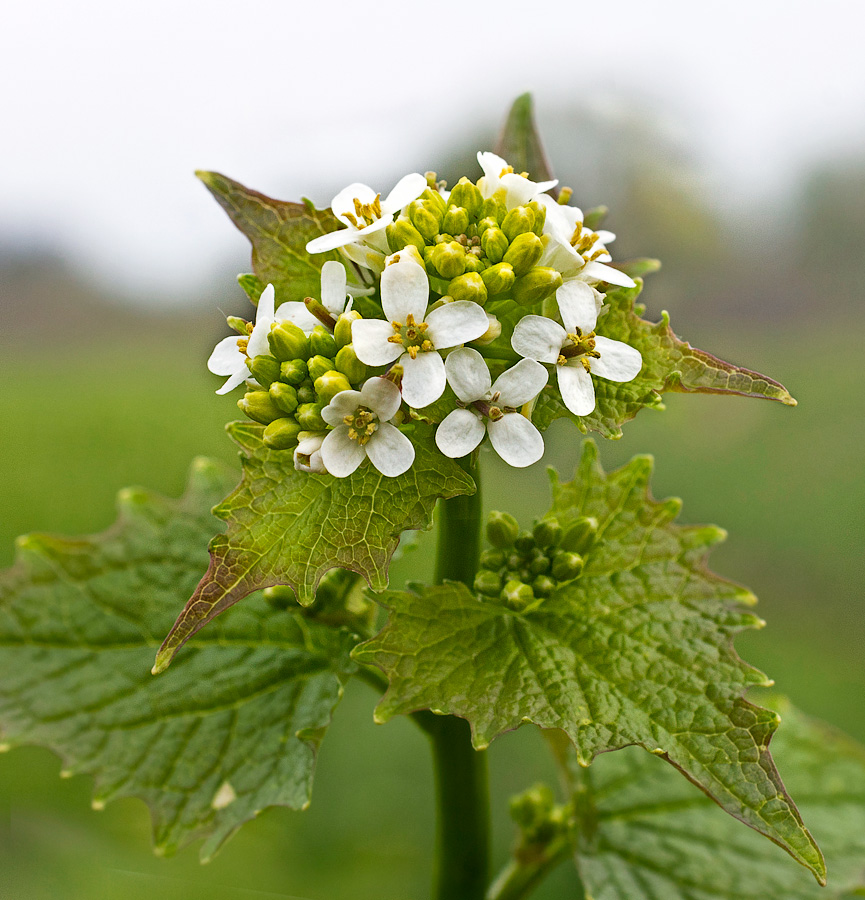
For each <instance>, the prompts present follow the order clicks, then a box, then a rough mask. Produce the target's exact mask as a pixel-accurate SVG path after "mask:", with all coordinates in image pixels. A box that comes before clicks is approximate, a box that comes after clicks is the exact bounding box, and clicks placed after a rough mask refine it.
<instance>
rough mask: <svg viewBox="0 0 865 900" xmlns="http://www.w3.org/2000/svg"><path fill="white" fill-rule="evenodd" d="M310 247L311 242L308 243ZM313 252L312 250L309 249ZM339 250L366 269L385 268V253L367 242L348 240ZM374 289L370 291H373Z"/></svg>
mask: <svg viewBox="0 0 865 900" xmlns="http://www.w3.org/2000/svg"><path fill="white" fill-rule="evenodd" d="M306 246H307V249H309V244H307V245H306ZM309 252H312V251H309ZM339 252H340V253H341V254H342V255H343V256H344V257H345V258H346V259H347V260H348V261H349V262H353V263H357V264H358V265H359V266H363V267H364V268H365V269H371V270H372V271H373V272H375V273H376V274H378V273H379V272H381V270H382V269H383V268H384V253H381V252H380V251H378V250H376V249H374V248H373V247H367V246H366V245H365V244H355V243H352V242H350V241H349V242H346V243H345V244H343V245H342V246H341V247H340V248H339ZM373 292H374V289H372V290H371V291H370V293H373Z"/></svg>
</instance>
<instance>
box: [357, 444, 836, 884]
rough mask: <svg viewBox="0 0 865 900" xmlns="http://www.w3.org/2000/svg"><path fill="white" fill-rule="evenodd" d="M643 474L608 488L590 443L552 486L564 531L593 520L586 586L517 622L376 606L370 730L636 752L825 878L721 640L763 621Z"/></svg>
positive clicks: (708, 537) (461, 597)
mask: <svg viewBox="0 0 865 900" xmlns="http://www.w3.org/2000/svg"><path fill="white" fill-rule="evenodd" d="M651 469H652V463H651V459H649V458H647V457H637V458H636V459H634V460H633V461H632V462H631V463H629V464H628V465H627V466H625V467H623V468H622V469H620V470H618V471H616V472H613V473H612V474H610V475H609V476H608V475H605V474H604V472H603V470H602V469H601V467H600V465H599V464H598V461H597V448H596V447H595V445H594V444H593V443H591V442H587V444H586V447H585V451H584V454H583V459H582V462H581V464H580V467H579V469H578V472H577V478H576V480H575V481H573V482H571V483H568V484H560V483H559V482H558V479H556V478H555V476H553V506H552V510H551V513H550V514H551V515H552V516H555V517H556V518H557V519H558V520H559V522H560V523H561V525H562V527H563V528H564V529H565V530H567V527H568V526H569V525H570V524H572V523H573V522H574V520H576V519H577V518H578V517H580V516H591V517H594V518H595V519H597V521H598V523H599V527H598V539H597V542H596V543H595V544H594V545H593V546H592V548H591V549H590V550H589V551H588V553H587V555H586V557H585V568H584V569H583V574H582V576H581V577H580V578H579V579H577V580H576V581H574V582H570V583H568V584H565V585H563V586H561V587H560V588H559V589H558V590H556V591H555V592H554V593H553V594H552V595H551V596H550V597H549V598H548V599H546V600H545V601H544V602H543V603H542V604H541V605H540V606H539V607H538V608H537V609H535V610H534V611H531V612H528V613H516V612H513V611H511V610H509V609H507V608H506V607H504V606H500V605H499V604H497V603H493V602H481V601H480V600H479V599H478V598H477V597H475V596H474V595H473V594H471V593H470V592H469V591H468V589H467V588H465V587H464V586H462V585H459V584H447V585H445V586H441V587H434V588H428V589H425V590H422V591H421V592H420V593H388V594H386V595H384V597H383V598H382V601H381V602H382V603H383V604H384V605H385V606H387V607H388V608H389V609H390V617H389V622H388V625H387V627H386V628H385V629H384V630H383V631H382V632H381V633H380V634H379V635H377V636H376V637H374V638H373V639H372V640H370V641H368V642H366V643H364V644H361V645H360V646H359V647H358V648H356V650H355V652H354V658H355V659H356V660H357V661H359V662H362V663H365V664H371V665H376V666H378V667H379V668H381V669H382V671H384V672H385V674H386V675H387V676H388V678H389V680H390V687H389V689H388V691H387V693H386V694H385V696H384V698H383V699H382V701H381V702H380V704H379V706H378V708H377V710H376V716H377V718H378V719H379V720H381V721H384V720H386V719H388V718H390V717H391V716H393V715H396V714H401V713H408V712H412V711H414V710H418V709H432V710H437V711H442V712H445V713H449V714H452V715H457V716H462V717H464V718H466V719H468V721H469V722H470V723H471V726H472V732H473V737H474V741H475V745H476V746H477V747H479V748H480V747H485V746H487V744H488V743H489V742H490V741H491V740H493V738H495V737H496V736H497V735H499V734H501V733H502V732H505V731H508V730H510V729H513V728H517V727H519V726H520V725H521V724H522V723H523V722H534V723H536V724H538V725H540V726H542V727H544V728H559V729H562V730H563V731H564V732H566V733H567V735H568V736H569V737H570V738H571V740H572V741H573V743H574V745H575V747H576V749H577V753H578V757H579V760H580V762H581V763H582V764H583V765H588V764H589V763H591V761H592V759H593V758H594V757H595V756H596V755H597V754H598V753H603V752H604V751H606V750H614V749H617V748H620V747H624V746H626V745H628V744H639V745H640V746H642V747H645V748H646V749H647V750H650V751H652V752H653V753H656V754H658V755H660V756H663V757H664V758H665V759H666V760H668V761H669V762H671V763H672V764H673V765H674V766H676V768H678V769H680V770H681V771H682V772H683V773H684V774H685V775H686V776H687V777H688V778H689V779H691V780H692V781H694V782H695V783H696V784H698V785H699V786H700V787H701V788H702V789H703V790H704V791H705V792H706V793H707V794H709V795H710V796H711V797H713V798H714V799H715V800H716V801H717V802H718V803H719V804H720V805H721V806H723V807H724V809H726V810H727V811H728V812H729V813H731V814H732V815H734V816H736V817H737V818H740V819H742V821H744V822H746V823H747V824H748V825H750V826H751V827H753V828H755V829H757V830H758V831H761V832H762V833H763V834H766V835H768V836H769V837H771V838H772V839H773V840H775V841H777V842H778V843H780V844H781V845H782V846H783V847H784V848H785V849H786V850H788V852H790V853H791V854H792V855H793V856H794V857H795V858H796V859H798V860H799V861H800V862H802V863H803V864H804V865H807V866H808V867H809V868H811V869H812V870H813V871H814V872H815V874H816V875H817V876H818V877H819V878H822V877H823V875H824V871H825V870H824V865H823V861H822V858H821V856H820V852H819V850H818V849H817V847H816V845H815V844H814V842H813V840H812V838H811V836H810V835H809V834H808V832H807V830H806V829H805V827H804V825H803V824H802V820H801V818H800V816H799V813H798V812H797V810H796V807H795V805H794V804H793V801H792V800H791V799H790V797H789V796H788V795H787V793H786V791H785V790H784V786H783V784H782V783H781V779H780V777H779V776H778V773H777V771H776V769H775V765H774V763H773V762H772V758H771V756H770V754H769V750H768V744H769V739H770V738H771V736H772V733H773V732H774V731H775V728H776V727H777V716H776V715H775V713H774V712H771V711H769V710H765V709H760V708H758V707H756V706H752V705H751V704H750V703H748V702H746V701H745V700H744V699H743V694H744V692H745V690H746V689H747V688H748V687H750V686H753V685H765V684H767V681H766V677H765V676H764V675H763V674H762V673H760V672H758V671H757V670H756V669H753V668H752V667H750V666H748V665H746V664H745V663H743V662H742V660H741V659H739V657H738V656H737V655H736V653H735V651H734V650H733V647H732V638H733V636H734V635H735V634H736V633H738V632H740V631H742V630H743V629H747V628H758V627H760V626H761V625H762V622H761V621H760V620H759V619H758V618H757V617H756V616H754V615H753V614H752V613H751V612H750V611H749V610H748V609H747V608H746V606H747V605H750V604H752V603H753V602H754V598H753V596H752V595H751V594H750V593H748V592H747V591H746V590H744V589H743V588H741V587H739V586H738V585H735V584H733V583H732V582H729V581H725V580H723V579H721V578H719V577H718V576H716V575H714V574H712V573H711V572H709V571H708V569H707V568H706V564H705V561H706V555H707V550H708V548H709V547H710V546H711V545H712V544H714V543H716V542H717V541H719V540H721V539H722V538H723V536H724V534H723V532H722V531H721V530H720V529H717V528H712V527H685V526H678V525H675V524H674V522H673V520H674V519H675V518H676V516H677V515H678V512H679V510H680V508H681V504H680V502H679V501H677V500H668V501H665V502H661V503H659V502H657V501H655V500H653V499H652V498H651V497H650V495H649V490H648V483H649V475H650V473H651Z"/></svg>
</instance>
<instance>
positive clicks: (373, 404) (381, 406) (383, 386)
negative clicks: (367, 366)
mask: <svg viewBox="0 0 865 900" xmlns="http://www.w3.org/2000/svg"><path fill="white" fill-rule="evenodd" d="M336 396H337V397H338V396H339V394H337V395H336ZM401 403H402V394H400V392H399V388H398V387H397V386H396V385H395V384H394V383H393V382H392V381H388V380H387V378H379V377H378V376H374V377H372V378H369V379H367V382H366V384H364V386H363V387H362V388H361V389H360V405H361V406H365V407H367V408H368V409H371V410H372V411H373V412H374V413H375V414H376V415H377V416H378V417H379V418H380V419H381V420H382V422H389V421H390V420H391V419H392V418H393V417H394V416H395V415H396V412H397V410H398V409H399V407H400V404H401Z"/></svg>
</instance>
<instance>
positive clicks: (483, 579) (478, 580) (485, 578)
mask: <svg viewBox="0 0 865 900" xmlns="http://www.w3.org/2000/svg"><path fill="white" fill-rule="evenodd" d="M474 586H475V590H476V591H477V592H478V593H479V594H483V595H484V596H485V597H498V595H499V594H500V593H501V590H502V576H501V575H499V574H498V573H496V572H491V571H490V570H489V569H481V570H480V572H478V574H477V575H475V585H474Z"/></svg>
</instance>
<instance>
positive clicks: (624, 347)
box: [592, 335, 643, 381]
mask: <svg viewBox="0 0 865 900" xmlns="http://www.w3.org/2000/svg"><path fill="white" fill-rule="evenodd" d="M595 349H596V350H597V351H598V353H600V354H601V358H600V359H593V360H592V374H593V375H600V376H601V378H609V379H610V381H632V380H633V379H634V378H636V377H637V375H639V374H640V369H642V368H643V357H642V356H641V355H640V351H639V350H636V349H635V348H634V347H630V346H629V345H628V344H623V343H622V342H621V341H613V340H610V338H605V337H601V336H600V335H598V336H597V337H596V338H595Z"/></svg>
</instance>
